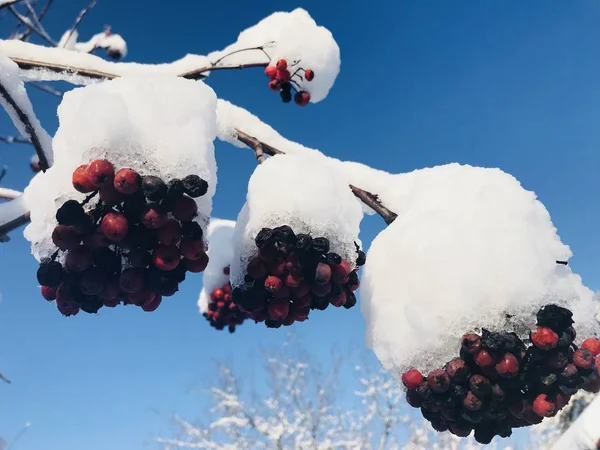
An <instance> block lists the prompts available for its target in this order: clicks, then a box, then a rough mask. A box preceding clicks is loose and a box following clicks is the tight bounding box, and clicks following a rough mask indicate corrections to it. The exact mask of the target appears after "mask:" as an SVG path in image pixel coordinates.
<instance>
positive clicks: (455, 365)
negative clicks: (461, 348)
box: [446, 358, 471, 383]
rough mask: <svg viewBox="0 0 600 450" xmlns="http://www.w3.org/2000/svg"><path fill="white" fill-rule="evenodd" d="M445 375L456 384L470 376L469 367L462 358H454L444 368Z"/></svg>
mask: <svg viewBox="0 0 600 450" xmlns="http://www.w3.org/2000/svg"><path fill="white" fill-rule="evenodd" d="M446 373H447V374H448V376H449V377H450V378H451V379H452V380H453V381H456V382H458V383H462V382H465V381H467V380H468V379H469V377H470V376H471V371H470V370H469V366H467V363H466V362H465V360H464V359H462V358H454V359H453V360H452V361H450V362H449V363H448V365H447V366H446Z"/></svg>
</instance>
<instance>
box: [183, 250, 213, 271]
mask: <svg viewBox="0 0 600 450" xmlns="http://www.w3.org/2000/svg"><path fill="white" fill-rule="evenodd" d="M183 261H184V263H185V268H186V269H187V270H188V271H189V272H192V273H200V272H204V269H206V266H207V265H208V255H207V254H206V253H202V256H201V257H200V258H199V259H197V260H195V261H191V260H189V259H184V260H183Z"/></svg>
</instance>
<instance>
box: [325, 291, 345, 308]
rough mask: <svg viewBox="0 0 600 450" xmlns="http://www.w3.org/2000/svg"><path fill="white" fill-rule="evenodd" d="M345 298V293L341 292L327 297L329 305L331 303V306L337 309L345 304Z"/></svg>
mask: <svg viewBox="0 0 600 450" xmlns="http://www.w3.org/2000/svg"><path fill="white" fill-rule="evenodd" d="M346 298H347V295H346V292H345V291H343V290H341V291H340V293H339V294H337V295H333V296H332V295H330V296H329V303H331V304H332V305H333V306H335V307H337V308H339V307H340V306H344V304H345V303H346Z"/></svg>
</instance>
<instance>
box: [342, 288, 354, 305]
mask: <svg viewBox="0 0 600 450" xmlns="http://www.w3.org/2000/svg"><path fill="white" fill-rule="evenodd" d="M355 305H356V296H355V295H354V292H351V291H346V303H344V308H346V309H350V308H353V307H354V306H355Z"/></svg>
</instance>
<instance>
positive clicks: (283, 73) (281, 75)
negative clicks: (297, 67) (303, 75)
mask: <svg viewBox="0 0 600 450" xmlns="http://www.w3.org/2000/svg"><path fill="white" fill-rule="evenodd" d="M290 77H291V75H290V72H289V70H287V69H282V70H278V71H277V80H279V81H281V82H282V83H287V82H288V81H290Z"/></svg>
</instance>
